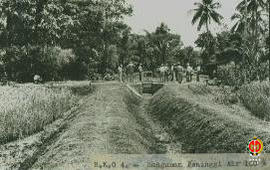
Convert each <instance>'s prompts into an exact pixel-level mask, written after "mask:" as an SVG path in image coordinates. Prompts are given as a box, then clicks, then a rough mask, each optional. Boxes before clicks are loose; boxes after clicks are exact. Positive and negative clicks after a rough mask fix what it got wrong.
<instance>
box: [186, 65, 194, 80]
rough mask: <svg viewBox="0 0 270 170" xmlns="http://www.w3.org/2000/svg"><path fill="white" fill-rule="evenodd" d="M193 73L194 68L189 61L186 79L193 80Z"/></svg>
mask: <svg viewBox="0 0 270 170" xmlns="http://www.w3.org/2000/svg"><path fill="white" fill-rule="evenodd" d="M192 73H193V69H192V67H191V66H190V65H189V63H187V74H186V76H187V77H186V79H187V82H191V81H192Z"/></svg>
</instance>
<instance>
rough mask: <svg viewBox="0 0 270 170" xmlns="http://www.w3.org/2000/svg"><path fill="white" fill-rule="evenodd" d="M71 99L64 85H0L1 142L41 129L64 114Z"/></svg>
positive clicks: (71, 102) (71, 101) (72, 101)
mask: <svg viewBox="0 0 270 170" xmlns="http://www.w3.org/2000/svg"><path fill="white" fill-rule="evenodd" d="M74 101H75V100H74V96H73V94H72V93H71V91H70V90H68V89H67V88H58V89H50V88H47V87H44V86H35V85H33V86H23V87H8V86H7V87H0V144H3V143H6V142H9V141H13V140H16V139H19V138H23V137H26V136H28V135H31V134H33V133H36V132H38V131H41V130H42V129H43V128H44V126H46V125H47V124H49V123H51V122H53V121H55V120H56V119H58V118H60V117H61V116H63V113H64V112H65V111H67V110H68V109H70V108H71V107H72V106H73V105H74V104H75V102H74Z"/></svg>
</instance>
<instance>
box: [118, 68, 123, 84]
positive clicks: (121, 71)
mask: <svg viewBox="0 0 270 170" xmlns="http://www.w3.org/2000/svg"><path fill="white" fill-rule="evenodd" d="M118 75H119V81H120V82H121V83H122V82H123V66H122V64H120V65H119V66H118Z"/></svg>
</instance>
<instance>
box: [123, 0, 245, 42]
mask: <svg viewBox="0 0 270 170" xmlns="http://www.w3.org/2000/svg"><path fill="white" fill-rule="evenodd" d="M199 1H200V0H130V3H131V4H132V5H133V7H134V14H133V16H132V17H128V18H125V20H126V22H127V23H128V24H129V25H130V26H131V28H132V30H133V32H134V33H139V34H143V33H144V31H143V30H145V29H146V30H149V31H154V30H155V28H156V27H157V26H158V25H159V24H160V23H161V22H165V23H166V24H167V25H168V26H169V28H170V29H171V31H172V32H173V33H177V34H180V35H181V39H182V41H183V42H184V45H185V46H188V45H191V46H194V41H195V40H196V39H197V37H198V34H199V32H198V31H197V25H192V24H191V20H192V16H193V13H192V12H190V10H191V9H194V8H195V6H194V2H199ZM217 1H219V2H220V3H221V4H222V8H221V9H219V13H220V14H221V15H222V16H223V17H224V23H226V24H227V25H229V26H230V25H232V23H231V21H230V17H231V16H232V15H233V13H234V9H235V7H236V4H238V3H239V2H240V0H217ZM223 28H224V27H223V26H217V25H212V26H211V27H210V29H211V31H212V32H218V31H221V30H222V29H223Z"/></svg>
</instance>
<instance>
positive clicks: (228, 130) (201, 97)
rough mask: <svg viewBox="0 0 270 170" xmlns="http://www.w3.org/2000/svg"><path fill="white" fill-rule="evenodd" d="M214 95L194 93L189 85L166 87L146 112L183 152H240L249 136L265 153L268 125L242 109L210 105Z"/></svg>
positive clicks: (155, 97) (154, 98)
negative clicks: (258, 140) (258, 143)
mask: <svg viewBox="0 0 270 170" xmlns="http://www.w3.org/2000/svg"><path fill="white" fill-rule="evenodd" d="M211 95H212V97H209V96H211ZM214 95H215V93H214V92H213V93H212V91H211V89H206V90H204V91H201V90H199V92H196V91H194V89H192V88H190V85H184V86H177V85H168V86H166V87H165V88H163V89H161V90H160V91H159V92H158V93H157V94H155V95H154V97H153V98H152V100H151V102H150V105H149V112H150V113H151V115H152V116H154V117H155V118H156V119H158V120H159V121H160V122H161V124H162V125H163V126H164V127H166V129H167V131H168V132H169V133H171V134H172V135H173V136H175V140H178V141H181V142H183V150H185V152H189V153H216V152H218V153H239V152H240V153H242V152H246V145H247V143H248V141H249V140H250V139H251V138H252V137H253V136H258V137H260V138H261V139H262V140H263V142H264V144H265V146H266V147H265V151H266V152H269V150H270V149H269V147H268V146H269V144H270V125H269V123H268V122H265V121H262V120H260V119H258V118H256V117H255V116H253V115H252V114H251V113H250V112H249V111H248V110H246V109H245V108H244V107H239V106H232V105H230V106H226V105H224V104H218V103H215V102H213V100H212V99H214Z"/></svg>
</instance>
